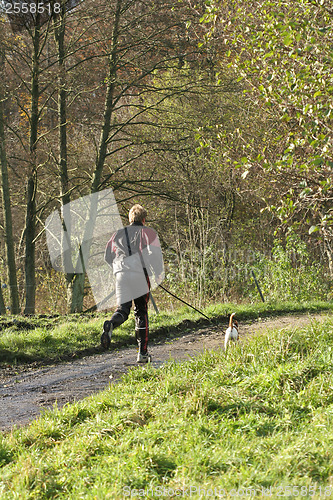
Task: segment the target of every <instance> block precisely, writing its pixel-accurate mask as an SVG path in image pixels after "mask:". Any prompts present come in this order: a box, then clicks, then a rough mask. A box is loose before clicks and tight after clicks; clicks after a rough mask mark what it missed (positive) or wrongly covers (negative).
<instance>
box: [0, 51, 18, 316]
mask: <svg viewBox="0 0 333 500" xmlns="http://www.w3.org/2000/svg"><path fill="white" fill-rule="evenodd" d="M4 65H5V55H4V51H3V46H2V44H1V45H0V80H1V81H0V157H1V159H0V161H1V187H2V205H3V211H4V226H5V241H6V252H7V269H8V282H9V287H10V310H11V313H12V314H19V312H20V304H19V295H18V287H17V275H16V263H15V250H14V238H13V223H12V211H11V201H10V188H9V180H8V165H7V155H6V143H5V127H4V110H3V102H4V97H5V96H4V92H3V89H2V83H3V81H4V71H3V70H4ZM1 300H2V301H3V299H2V296H1V297H0V301H1Z"/></svg>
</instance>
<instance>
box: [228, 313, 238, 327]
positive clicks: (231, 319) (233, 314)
mask: <svg viewBox="0 0 333 500" xmlns="http://www.w3.org/2000/svg"><path fill="white" fill-rule="evenodd" d="M235 314H236V313H232V314H231V315H230V319H229V327H230V328H232V324H233V320H234V316H235Z"/></svg>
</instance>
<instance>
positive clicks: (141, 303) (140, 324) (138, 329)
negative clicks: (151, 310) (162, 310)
mask: <svg viewBox="0 0 333 500" xmlns="http://www.w3.org/2000/svg"><path fill="white" fill-rule="evenodd" d="M133 302H134V316H135V337H136V340H137V342H138V345H139V351H140V354H146V353H147V348H148V334H149V323H148V302H149V293H146V294H145V295H142V296H141V297H138V298H137V299H134V301H133ZM131 307H132V301H130V302H125V303H124V304H121V305H120V306H118V307H117V309H116V311H115V313H114V314H113V315H112V317H111V323H112V324H113V327H114V328H116V327H117V326H120V325H121V324H122V323H124V321H126V320H127V318H128V315H129V313H130V310H131Z"/></svg>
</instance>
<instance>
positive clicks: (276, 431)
mask: <svg viewBox="0 0 333 500" xmlns="http://www.w3.org/2000/svg"><path fill="white" fill-rule="evenodd" d="M244 314H245V313H244ZM314 339H315V341H314ZM231 347H232V348H230V350H229V352H228V355H227V356H226V355H225V354H224V353H223V352H222V351H215V352H206V353H204V354H202V355H200V356H198V357H197V358H195V359H193V360H191V361H189V362H186V363H182V364H176V363H174V362H169V363H168V364H167V365H165V366H164V367H162V368H160V369H158V370H157V369H154V368H153V367H151V366H146V367H141V368H139V369H134V370H131V371H130V372H129V373H128V374H127V375H126V376H125V377H124V380H123V382H121V383H120V384H115V385H112V386H110V388H109V390H106V391H104V392H102V393H100V394H98V395H96V396H94V397H91V398H88V399H85V400H84V401H82V402H80V403H76V404H72V405H68V406H65V407H64V408H63V409H62V410H59V409H57V408H55V409H54V410H52V411H46V412H45V414H44V415H43V416H42V417H41V418H40V419H39V420H37V421H35V422H33V423H32V424H31V425H30V426H28V427H26V428H22V429H18V430H14V431H13V432H12V433H10V434H7V435H3V437H2V441H1V443H0V464H1V466H2V470H1V472H2V475H1V477H2V479H1V481H0V496H1V499H4V500H6V499H12V498H20V499H30V498H31V499H32V498H34V499H37V498H38V499H39V498H61V499H73V500H74V499H80V498H85V499H117V498H124V497H127V496H130V494H132V498H140V497H142V496H143V495H144V492H145V493H147V494H146V498H158V497H162V498H163V497H164V498H172V495H171V494H172V492H173V494H174V495H173V497H174V498H175V497H176V494H177V493H178V494H179V495H181V494H183V496H186V495H185V494H184V492H185V493H186V492H187V496H189V495H188V494H189V493H192V495H191V497H192V498H205V496H208V495H209V496H210V497H213V498H218V497H219V496H218V492H219V491H220V493H221V497H222V498H232V497H233V498H241V497H244V496H245V494H244V492H245V491H246V489H248V490H247V492H248V496H252V497H254V496H257V497H259V498H263V497H264V495H263V492H266V493H267V494H269V493H271V495H270V497H271V498H278V497H279V496H283V497H284V498H286V497H287V498H310V497H311V498H320V496H323V497H328V496H330V495H329V494H328V493H330V494H331V495H332V494H333V430H332V429H333V425H332V424H333V386H332V369H333V320H332V318H331V317H327V319H326V320H325V322H323V323H319V322H315V321H314V322H312V324H310V325H309V326H308V327H306V328H301V329H300V328H298V329H292V330H288V329H283V330H276V331H270V332H268V333H267V334H266V335H264V336H257V337H255V338H252V339H250V340H248V342H246V343H243V344H239V345H234V346H231ZM288 487H290V489H289V490H288ZM331 487H332V488H331ZM250 488H251V490H250ZM270 488H271V489H270ZM293 488H294V489H293ZM297 488H298V489H297ZM325 488H326V490H325ZM329 488H331V489H329ZM235 491H236V494H235ZM251 491H252V495H251V494H250V493H251ZM288 491H289V494H288ZM182 492H183V493H182ZM223 492H225V495H224V494H223ZM204 493H205V494H204ZM281 493H282V495H281ZM320 494H321V495H320Z"/></svg>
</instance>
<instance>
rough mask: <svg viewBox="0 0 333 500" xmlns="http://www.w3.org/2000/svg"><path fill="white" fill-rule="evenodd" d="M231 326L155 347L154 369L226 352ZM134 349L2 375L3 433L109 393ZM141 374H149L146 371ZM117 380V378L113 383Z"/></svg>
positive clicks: (268, 323)
mask: <svg viewBox="0 0 333 500" xmlns="http://www.w3.org/2000/svg"><path fill="white" fill-rule="evenodd" d="M327 316H330V317H332V315H331V314H329V313H322V314H311V315H310V314H302V315H287V316H280V317H276V318H273V319H271V318H270V319H265V320H261V321H255V322H252V323H245V322H244V323H242V324H241V325H240V339H241V341H245V339H246V337H247V336H249V335H255V334H260V333H262V332H264V331H266V330H268V329H276V328H277V329H282V328H292V327H298V326H304V325H306V324H308V323H310V322H311V321H313V320H318V321H324V320H325V318H326V317H327ZM225 328H226V324H221V325H216V326H209V327H205V328H197V329H195V330H192V331H187V332H185V333H178V334H177V336H168V337H164V338H163V340H161V341H155V342H152V343H151V344H150V353H151V355H152V358H153V366H154V367H156V368H158V367H160V366H161V365H162V364H163V363H165V362H167V361H168V360H169V359H171V358H172V359H174V360H177V361H183V360H186V359H189V358H191V357H193V356H196V355H197V354H198V353H200V352H203V351H204V350H207V349H219V348H223V339H224V331H225ZM135 359H136V349H135V347H134V346H132V347H128V348H124V349H120V350H117V351H112V344H111V349H110V351H108V352H104V353H101V354H95V355H92V356H87V357H84V358H81V359H77V360H74V361H70V362H66V363H58V364H53V365H48V366H38V367H36V366H34V365H28V366H27V365H21V366H20V367H17V368H16V369H15V370H16V371H13V369H12V368H10V369H9V368H7V369H6V368H1V369H0V430H1V431H5V432H6V431H10V430H11V429H12V428H13V427H14V426H22V425H26V424H28V423H29V422H31V421H32V420H33V419H35V418H37V417H38V416H39V415H40V413H41V412H43V410H44V409H47V408H52V407H53V405H54V404H55V403H56V404H57V407H58V408H60V407H62V406H63V405H64V404H66V403H71V402H73V401H77V400H80V399H83V398H85V397H87V396H89V395H91V394H94V393H96V392H98V391H101V390H103V389H106V388H108V386H109V384H110V383H115V382H117V381H119V380H120V379H121V376H122V375H123V374H124V373H125V372H127V371H128V370H129V369H130V368H133V367H136V366H137V365H136V363H135ZM138 369H144V366H140V367H139V368H138ZM110 376H111V378H110Z"/></svg>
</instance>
